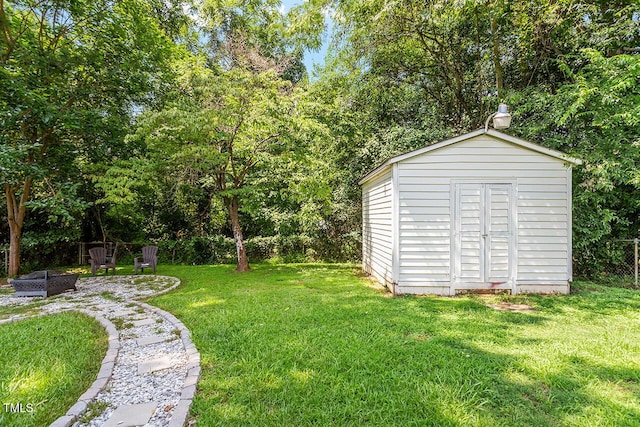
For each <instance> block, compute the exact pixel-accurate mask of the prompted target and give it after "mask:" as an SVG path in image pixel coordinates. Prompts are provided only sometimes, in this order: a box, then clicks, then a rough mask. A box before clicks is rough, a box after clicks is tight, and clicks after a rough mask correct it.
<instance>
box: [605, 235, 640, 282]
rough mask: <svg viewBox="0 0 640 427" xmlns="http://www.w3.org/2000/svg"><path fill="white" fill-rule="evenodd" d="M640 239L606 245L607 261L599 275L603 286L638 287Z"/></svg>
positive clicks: (617, 241)
mask: <svg viewBox="0 0 640 427" xmlns="http://www.w3.org/2000/svg"><path fill="white" fill-rule="evenodd" d="M639 242H640V239H638V238H635V239H621V240H612V241H609V242H607V243H606V246H607V260H606V262H605V263H604V266H603V269H602V271H601V272H600V274H599V275H598V278H597V279H598V280H599V281H601V282H602V284H603V285H610V286H618V287H636V288H637V287H638V267H639V266H638V261H639V260H638V243H639Z"/></svg>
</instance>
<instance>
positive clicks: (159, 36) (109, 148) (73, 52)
mask: <svg viewBox="0 0 640 427" xmlns="http://www.w3.org/2000/svg"><path fill="white" fill-rule="evenodd" d="M0 34H1V35H2V36H1V37H0V94H1V95H0V125H1V126H2V132H0V143H1V145H2V147H3V149H2V150H1V151H0V161H1V163H0V165H1V166H0V171H1V172H0V179H1V180H2V183H3V184H4V188H5V192H6V195H7V197H6V199H5V201H6V202H7V210H8V212H9V215H8V219H9V225H10V227H11V235H12V242H14V243H15V244H14V243H12V248H11V252H12V255H11V260H12V268H14V269H15V271H14V273H15V272H17V267H18V266H19V250H20V247H19V242H20V237H21V233H22V229H23V227H24V221H25V213H24V212H25V209H33V208H35V209H36V210H39V211H41V212H42V213H43V215H44V218H45V221H46V222H48V223H50V225H51V224H53V223H54V222H55V223H56V225H58V226H65V225H66V224H71V223H73V224H72V225H73V226H71V227H70V229H72V230H73V233H76V234H77V230H78V227H79V222H80V220H81V219H82V217H83V216H84V212H85V211H86V209H87V207H88V206H89V205H90V202H91V201H92V200H91V198H89V199H88V200H87V199H84V200H83V198H84V197H87V195H85V194H81V193H80V189H81V188H82V189H83V190H84V189H85V186H86V184H87V182H86V180H85V179H84V177H83V174H84V173H86V172H87V170H86V169H85V168H88V167H90V166H91V167H93V165H94V164H95V163H97V162H100V161H103V160H104V159H105V158H113V157H114V156H117V155H122V153H124V152H126V151H127V148H125V147H124V146H123V145H122V137H123V135H124V133H125V132H126V129H127V127H128V126H129V123H130V120H131V113H132V111H133V109H134V107H135V106H140V105H144V104H148V103H150V102H153V100H152V99H151V98H150V97H151V95H152V94H153V93H154V92H156V93H157V92H158V91H161V90H162V88H163V85H164V84H165V82H164V81H163V76H166V71H167V70H166V68H165V67H164V63H165V61H166V58H167V57H168V56H169V55H170V53H171V52H170V51H171V46H170V44H169V43H168V40H167V38H166V36H165V34H164V33H163V31H162V30H161V29H160V28H159V25H158V23H157V21H156V20H155V18H154V17H153V15H152V13H151V10H150V8H149V4H148V3H146V2H145V1H144V0H125V1H119V2H115V3H113V2H110V1H74V2H65V1H57V0H47V1H40V2H33V1H29V0H18V1H8V2H3V3H0ZM86 192H87V193H89V194H90V190H88V191H86ZM45 211H46V212H45ZM36 215H38V213H37V212H36ZM38 219H41V217H38ZM73 233H71V234H73ZM67 237H68V238H69V237H70V236H67ZM75 238H77V236H76V237H75ZM14 261H15V262H14Z"/></svg>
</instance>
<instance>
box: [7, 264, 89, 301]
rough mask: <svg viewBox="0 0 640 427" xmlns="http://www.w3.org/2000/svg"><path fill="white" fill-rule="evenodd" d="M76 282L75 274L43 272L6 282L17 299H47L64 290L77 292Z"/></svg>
mask: <svg viewBox="0 0 640 427" xmlns="http://www.w3.org/2000/svg"><path fill="white" fill-rule="evenodd" d="M77 280H78V275H77V274H68V273H63V272H62V271H56V270H43V271H34V272H33V273H30V274H25V275H24V276H20V277H19V278H17V279H9V280H8V282H9V283H10V284H11V285H12V286H13V288H14V289H15V291H16V296H17V297H49V296H51V295H57V294H61V293H62V292H64V291H66V290H74V291H75V290H77V289H76V281H77Z"/></svg>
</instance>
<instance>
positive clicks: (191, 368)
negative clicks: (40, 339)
mask: <svg viewBox="0 0 640 427" xmlns="http://www.w3.org/2000/svg"><path fill="white" fill-rule="evenodd" d="M181 283H182V282H181V281H180V280H179V279H178V280H177V282H176V283H175V284H174V285H172V286H170V287H168V288H166V289H163V290H162V291H159V292H156V293H154V294H150V295H144V296H143V298H145V299H147V298H153V297H156V296H159V295H163V294H165V293H167V292H170V291H172V290H174V289H176V288H177V287H178V286H180V285H181ZM130 302H132V303H134V304H136V305H138V306H140V307H142V308H144V309H147V310H149V311H153V312H155V313H156V314H158V315H159V316H162V317H163V318H165V319H166V320H167V321H169V322H170V323H171V324H172V325H173V326H174V327H175V328H176V329H178V330H179V331H180V338H181V340H182V345H183V346H184V349H185V353H186V355H187V365H186V368H187V376H186V378H185V381H184V384H183V387H182V392H181V394H180V400H179V402H178V405H177V406H176V407H175V408H174V413H173V415H172V416H171V420H170V421H169V427H183V426H185V425H186V423H187V419H188V416H189V409H190V408H191V404H192V403H193V398H194V396H195V393H196V387H197V383H198V379H199V378H200V372H201V369H200V353H199V352H198V350H197V349H196V346H195V345H194V344H193V341H192V340H191V332H190V331H189V329H187V327H186V326H184V324H183V323H182V322H181V321H180V320H179V319H178V318H177V317H175V316H174V315H173V314H171V313H169V312H167V311H164V310H162V309H160V308H157V307H154V306H152V305H149V304H147V303H144V302H141V301H130ZM65 311H78V312H81V313H84V314H86V315H89V316H91V317H93V318H95V319H96V320H98V322H100V324H101V325H102V326H103V327H104V329H105V330H106V331H107V334H108V342H109V346H108V348H107V354H106V355H105V357H104V359H103V360H102V365H101V368H100V371H99V372H98V376H97V378H96V380H95V381H94V382H93V384H92V385H91V387H89V389H87V391H85V392H84V393H83V394H82V395H81V396H80V397H79V398H78V400H77V402H76V403H75V404H74V405H73V406H72V407H71V408H69V410H68V411H67V413H66V414H65V415H63V416H61V417H60V418H58V419H57V420H55V421H54V422H53V423H52V424H50V426H49V427H70V426H72V425H73V423H75V422H76V421H77V420H78V418H79V417H80V415H81V414H82V413H83V412H84V411H86V409H87V406H88V405H89V403H90V402H91V401H92V400H93V399H95V398H96V396H97V395H98V393H100V392H101V391H102V390H103V389H104V388H105V387H106V386H107V384H108V382H109V379H110V378H111V376H112V374H113V369H114V367H115V363H116V359H117V357H118V351H119V350H120V337H119V333H118V330H117V328H116V327H115V325H114V324H113V323H112V322H111V321H110V320H109V319H107V318H106V317H104V316H102V315H100V314H97V313H95V312H92V311H90V310H85V309H71V310H65ZM49 315H51V313H38V314H35V315H31V316H17V317H10V318H8V319H2V320H0V324H3V323H12V322H17V321H20V320H24V319H28V318H32V317H38V316H49Z"/></svg>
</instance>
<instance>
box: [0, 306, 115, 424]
mask: <svg viewBox="0 0 640 427" xmlns="http://www.w3.org/2000/svg"><path fill="white" fill-rule="evenodd" d="M106 351H107V334H106V332H105V330H104V329H103V328H102V326H100V324H99V323H98V322H97V321H96V320H95V319H93V318H92V317H90V316H87V315H84V314H81V313H62V314H56V315H51V316H43V317H35V318H30V319H26V320H21V321H19V322H15V323H8V324H4V325H0V404H1V405H2V406H0V426H12V427H14V426H46V425H49V424H50V423H52V422H53V421H55V420H56V419H57V418H58V417H60V416H62V415H64V414H65V413H66V412H67V410H68V409H69V408H70V407H71V406H72V405H73V404H74V403H75V402H76V400H77V399H78V397H79V396H80V395H81V394H82V393H84V392H85V391H86V390H87V389H88V388H89V387H90V386H91V384H92V383H93V381H95V379H96V376H97V375H98V370H99V368H100V362H101V361H102V359H103V358H104V355H105V353H106Z"/></svg>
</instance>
